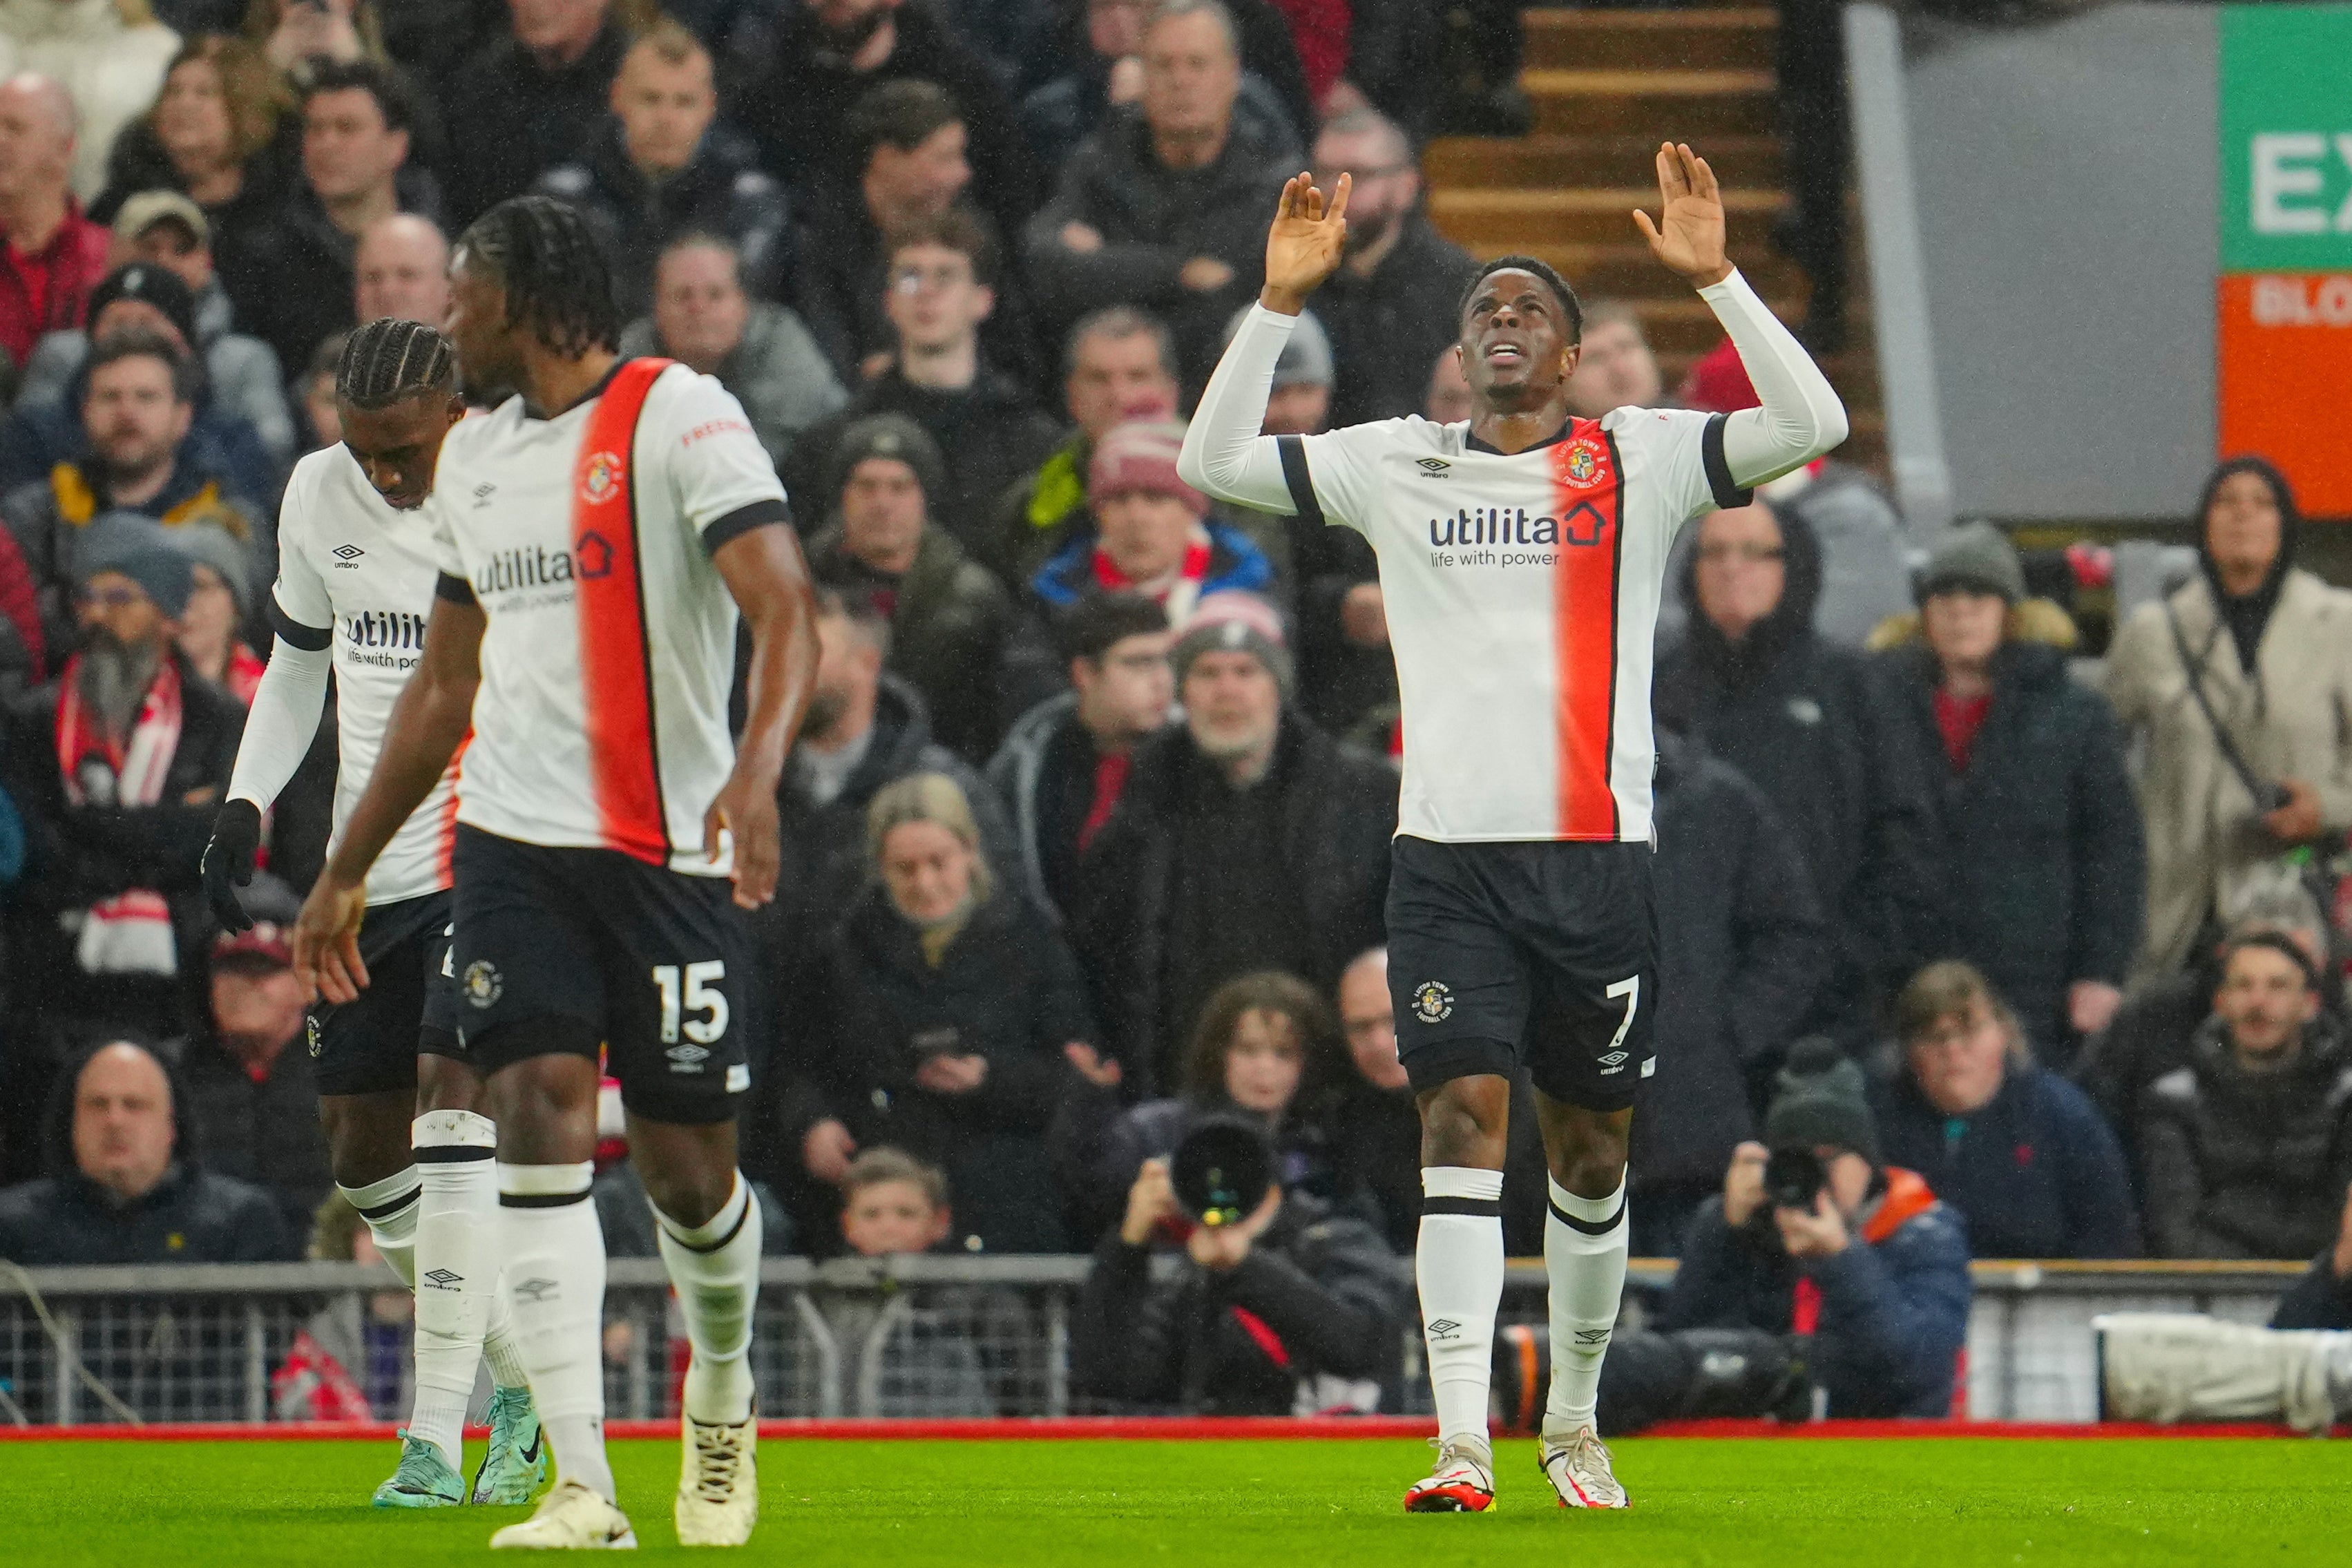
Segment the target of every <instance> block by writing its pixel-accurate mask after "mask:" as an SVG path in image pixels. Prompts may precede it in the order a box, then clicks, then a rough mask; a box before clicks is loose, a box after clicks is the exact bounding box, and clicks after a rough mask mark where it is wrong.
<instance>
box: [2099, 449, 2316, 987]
mask: <svg viewBox="0 0 2352 1568" xmlns="http://www.w3.org/2000/svg"><path fill="white" fill-rule="evenodd" d="M2197 519H2198V536H2197V538H2198V558H2199V561H2200V563H2201V565H2202V568H2203V570H2202V571H2200V573H2199V574H2198V575H2197V576H2196V577H2195V578H2194V579H2192V580H2191V581H2190V582H2189V583H2188V584H2185V585H2184V586H2182V587H2181V588H2179V589H2178V590H2177V591H2175V592H2174V593H2173V594H2171V595H2168V597H2167V598H2166V599H2164V601H2163V602H2162V603H2160V604H2155V605H2143V606H2142V607H2141V608H2140V609H2139V610H2138V611H2137V612H2136V613H2134V614H2133V616H2131V618H2130V619H2129V620H2127V621H2126V622H2125V623H2124V625H2123V626H2122V628H2121V629H2120V630H2118V631H2117V632H2116V640H2115V646H2114V647H2112V648H2111V649H2109V651H2108V654H2107V672H2106V692H2107V700H2109V701H2110V702H2112V703H2114V704H2115V710H2116V717H2118V718H2119V719H2121V720H2122V721H2123V723H2124V728H2125V729H2126V731H2129V732H2132V733H2134V734H2137V735H2140V736H2144V737H2145V740H2146V747H2145V752H2144V762H2143V765H2142V767H2141V769H2140V776H2139V780H2138V784H2139V804H2140V810H2141V812H2142V813H2143V814H2144V815H2145V816H2146V818H2147V857H2148V876H2147V937H2146V941H2145V942H2143V944H2142V946H2141V948H2140V954H2139V961H2138V963H2137V965H2136V966H2135V969H2134V978H2135V979H2145V978H2149V977H2153V976H2155V975H2158V974H2161V973H2165V972H2166V971H2168V970H2171V969H2176V968H2178V967H2179V965H2180V963H2181V962H2182V961H2183V960H2184V959H2186V958H2187V957H2188V956H2189V952H2190V951H2191V949H2192V948H2193V947H2194V945H2195V944H2196V942H2197V941H2198V938H2199V936H2200V933H2203V932H2206V931H2208V930H2209V929H2210V927H2211V926H2212V925H2213V924H2214V923H2215V922H2216V921H2217V920H2218V918H2219V915H2220V911H2221V908H2222V905H2223V904H2224V903H2225V902H2226V901H2227V900H2228V899H2229V898H2230V896H2231V892H2232V891H2233V890H2234V889H2236V888H2237V887H2238V886H2239V885H2240V884H2241V883H2242V882H2244V881H2246V880H2248V879H2252V878H2255V877H2258V876H2259V875H2260V874H2261V873H2262V870H2263V867H2265V866H2266V865H2268V864H2272V863H2274V862H2276V861H2277V859H2278V858H2280V857H2281V856H2283V855H2284V854H2286V853H2287V852H2288V851H2289V850H2291V849H2293V848H2294V847H2297V846H2299V845H2305V844H2309V843H2312V842H2315V841H2317V840H2321V839H2326V838H2331V837H2333V838H2336V839H2341V837H2343V835H2344V833H2345V831H2346V830H2347V828H2352V725H2347V722H2346V719H2345V716H2346V715H2347V713H2352V594H2347V593H2345V592H2344V591H2343V590H2342V589H2340V588H2332V587H2330V586H2328V585H2327V584H2326V583H2324V582H2322V581H2321V580H2320V579H2319V578H2317V577H2315V576H2314V575H2313V574H2311V573H2309V572H2306V571H2303V570H2301V569H2299V568H2298V567H2296V565H2295V546H2296V542H2297V536H2298V534H2299V532H2300V530H2301V518H2300V516H2299V514H2298V513H2297V512H2296V510H2295V504H2294V492H2293V491H2292V490H2291V489H2289V488H2288V486H2287V482H2286V480H2285V479H2284V477H2283V476H2281V475H2280V473H2279V472H2278V470H2277V469H2275V468H2272V467H2271V466H2270V465H2269V464H2268V463H2266V462H2264V461H2263V460H2262V459H2261V458H2231V460H2229V461H2228V462H2226V463H2223V464H2222V465H2221V467H2219V468H2216V469H2214V471H2213V476H2212V478H2211V479H2209V480H2207V481H2206V485H2205V493H2204V495H2203V496H2201V497H2200V499H2199V501H2198V507H2197ZM2200 692H2201V693H2202V696H2203V702H2202V703H2201V704H2200V701H2199V699H2198V694H2199V693H2200ZM2208 708H2210V710H2211V713H2210V716H2209V715H2208V713H2207V709H2208ZM2217 726H2219V728H2218V729H2217ZM2224 735H2226V736H2227V738H2228V742H2227V744H2225V743H2224V742H2223V740H2222V737H2223V736H2224ZM2232 751H2234V752H2235V753H2236V759H2237V760H2236V761H2235V762H2233V761H2232V757H2231V752H2232ZM2238 763H2243V765H2244V772H2243V773H2242V772H2241V771H2240V768H2239V765H2238Z"/></svg>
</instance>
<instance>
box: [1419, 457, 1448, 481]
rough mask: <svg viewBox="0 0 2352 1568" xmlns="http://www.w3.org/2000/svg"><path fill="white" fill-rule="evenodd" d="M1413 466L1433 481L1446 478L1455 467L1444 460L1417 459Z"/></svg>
mask: <svg viewBox="0 0 2352 1568" xmlns="http://www.w3.org/2000/svg"><path fill="white" fill-rule="evenodd" d="M1412 466H1413V467H1414V468H1419V469H1420V470H1421V471H1422V472H1423V473H1424V474H1427V475H1428V476H1429V477H1430V478H1431V479H1443V478H1444V477H1445V475H1446V474H1447V473H1448V472H1450V471H1451V470H1452V469H1453V467H1454V465H1453V464H1452V463H1449V462H1447V461H1446V460H1445V459H1444V458H1415V459H1414V460H1413V465H1412Z"/></svg>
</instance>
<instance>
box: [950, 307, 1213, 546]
mask: <svg viewBox="0 0 2352 1568" xmlns="http://www.w3.org/2000/svg"><path fill="white" fill-rule="evenodd" d="M1063 362H1064V363H1063V367H1062V368H1063V379H1062V397H1063V407H1064V409H1065V411H1066V413H1067V414H1068V415H1069V417H1070V426H1071V428H1070V433H1069V435H1068V436H1067V437H1066V438H1065V439H1064V440H1063V442H1062V444H1061V445H1060V446H1059V447H1055V449H1054V451H1053V453H1052V455H1051V456H1049V457H1047V458H1045V461H1044V462H1042V463H1039V464H1038V465H1037V467H1036V468H1034V469H1033V470H1032V471H1031V472H1029V473H1026V474H1024V475H1023V476H1022V477H1021V478H1020V479H1015V480H1014V481H1013V485H1012V487H1011V488H1010V489H1007V490H1006V491H1005V492H1004V494H1003V497H1002V498H1001V499H1000V500H998V502H997V505H996V521H995V523H994V526H993V530H992V531H993V533H994V535H995V538H994V540H993V545H994V552H993V553H992V554H990V555H988V556H986V557H985V560H986V562H987V563H988V564H990V565H991V566H992V567H993V568H994V569H995V570H996V572H997V574H998V575H1000V576H1002V577H1003V579H1004V580H1005V581H1006V582H1008V583H1025V582H1027V581H1028V580H1029V579H1030V578H1032V577H1034V576H1035V575H1036V574H1037V569H1038V568H1039V567H1040V566H1043V565H1044V564H1045V563H1046V562H1048V561H1050V560H1052V559H1053V558H1054V556H1055V554H1056V553H1058V552H1060V551H1061V549H1062V547H1063V546H1064V545H1066V544H1067V543H1068V542H1069V540H1070V536H1071V535H1072V534H1074V533H1076V532H1080V531H1084V530H1086V529H1088V528H1091V527H1093V526H1094V520H1093V516H1092V514H1091V513H1089V512H1088V511H1087V469H1088V468H1091V467H1092V466H1093V463H1094V455H1095V443H1096V442H1097V441H1099V440H1101V439H1102V438H1103V437H1105V436H1108V435H1109V434H1110V432H1111V431H1112V430H1113V429H1115V428H1116V427H1118V426H1121V425H1124V424H1127V423H1129V421H1130V420H1149V419H1172V418H1174V417H1175V416H1176V397H1177V392H1178V388H1177V385H1176V340H1175V339H1173V338H1171V336H1169V335H1168V329H1167V328H1166V327H1164V326H1162V325H1161V324H1160V322H1159V321H1156V320H1154V319H1153V318H1152V317H1150V315H1147V314H1146V313H1144V312H1143V311H1141V310H1136V309H1134V308H1133V307H1132V306H1128V305H1109V306H1106V307H1104V308H1103V309H1102V310H1097V311H1094V312H1093V313H1091V314H1089V315H1087V316H1085V317H1082V318H1080V320H1079V321H1078V324H1077V325H1076V326H1075V327H1072V328H1071V329H1070V335H1069V338H1068V340H1067V341H1066V343H1065V344H1064V346H1063Z"/></svg>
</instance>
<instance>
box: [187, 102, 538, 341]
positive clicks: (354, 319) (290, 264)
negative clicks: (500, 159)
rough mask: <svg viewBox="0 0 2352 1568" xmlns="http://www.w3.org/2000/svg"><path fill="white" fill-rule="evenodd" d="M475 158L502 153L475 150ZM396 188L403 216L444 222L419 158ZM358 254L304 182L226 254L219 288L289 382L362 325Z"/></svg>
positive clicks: (437, 194)
mask: <svg viewBox="0 0 2352 1568" xmlns="http://www.w3.org/2000/svg"><path fill="white" fill-rule="evenodd" d="M469 145H470V144H469ZM471 156H472V157H476V158H482V159H489V158H493V157H495V156H496V154H495V153H494V152H493V151H492V150H491V149H490V148H488V147H487V146H478V145H477V146H473V147H472V154H471ZM470 161H471V160H470V158H469V163H470ZM394 189H395V191H396V193H397V196H398V200H399V204H400V210H401V211H403V212H408V213H415V214H418V215H419V216H424V217H429V218H433V219H436V220H438V219H439V218H440V217H441V216H442V205H441V187H440V185H439V184H438V183H437V182H436V180H435V179H434V177H433V175H432V174H431V173H430V172H429V171H427V170H426V169H425V168H424V167H423V166H422V165H420V164H418V163H415V161H414V160H412V161H411V162H409V163H406V164H405V165H404V166H403V167H402V169H401V171H400V173H399V174H398V175H397V176H396V177H395V179H394ZM358 248H359V241H358V239H357V238H356V237H353V236H352V235H348V234H345V233H344V232H343V231H342V230H341V229H339V228H337V227H336V226H334V224H333V223H331V221H329V219H328V217H327V209H326V208H325V207H324V206H322V205H320V201H319V197H318V195H317V193H316V192H314V191H312V190H311V189H310V184H309V183H308V182H307V181H304V180H301V179H299V178H298V179H295V180H293V181H291V182H289V184H288V187H287V189H286V193H285V195H284V196H283V197H282V198H281V199H280V200H279V201H278V205H277V206H276V208H275V209H274V210H273V211H272V212H271V213H270V214H269V216H268V220H267V221H266V222H260V223H256V224H254V225H251V226H248V227H247V229H246V230H245V232H244V233H243V234H242V235H241V236H240V237H239V238H238V240H237V243H236V246H235V247H233V248H232V249H230V250H228V251H226V252H225V253H224V254H222V255H221V256H220V258H219V267H220V283H221V288H222V289H224V290H225V291H226V293H227V295H228V297H229V301H230V303H231V304H233V305H235V306H236V321H237V324H238V325H239V327H241V328H242V329H243V330H244V331H248V332H251V333H252V334H253V335H254V336H255V337H257V338H259V339H260V340H261V341H262V342H266V343H268V345H269V347H270V349H271V350H272V351H273V352H274V353H276V354H277V355H278V365H279V366H280V367H281V368H282V369H283V370H284V371H285V372H286V374H288V375H289V376H299V375H300V374H303V372H304V371H306V370H307V369H308V368H309V367H310V356H311V355H313V354H315V353H318V352H319V345H320V343H322V342H326V341H327V339H328V338H329V337H331V336H332V335H333V334H334V333H337V332H341V331H349V330H350V329H351V328H352V327H353V326H355V325H356V324H357V323H358V320H359V318H358V315H357V313H356V306H355V304H354V302H353V298H352V289H353V286H354V281H355V275H354V273H353V271H352V258H353V256H354V254H355V253H356V252H357V250H358Z"/></svg>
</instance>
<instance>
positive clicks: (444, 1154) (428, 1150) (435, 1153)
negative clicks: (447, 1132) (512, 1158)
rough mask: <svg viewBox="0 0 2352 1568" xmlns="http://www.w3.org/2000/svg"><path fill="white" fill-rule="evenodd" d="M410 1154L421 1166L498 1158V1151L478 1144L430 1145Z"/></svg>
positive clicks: (414, 1150)
mask: <svg viewBox="0 0 2352 1568" xmlns="http://www.w3.org/2000/svg"><path fill="white" fill-rule="evenodd" d="M409 1152H410V1153H412V1154H414V1155H415V1157H416V1163H418V1164H420V1165H462V1164H465V1163H467V1162H469V1161H473V1160H493V1159H496V1158H497V1157H498V1151H497V1150H495V1149H485V1148H483V1147H481V1145H479V1144H478V1143H428V1144H425V1145H424V1146H423V1147H421V1148H416V1149H412V1150H410V1151H409Z"/></svg>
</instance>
